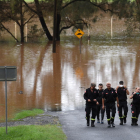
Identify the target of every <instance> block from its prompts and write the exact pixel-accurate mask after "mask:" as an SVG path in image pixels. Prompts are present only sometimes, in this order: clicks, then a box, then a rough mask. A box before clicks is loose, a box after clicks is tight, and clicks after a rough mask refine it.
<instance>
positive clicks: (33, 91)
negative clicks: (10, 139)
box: [0, 37, 140, 121]
mask: <svg viewBox="0 0 140 140" xmlns="http://www.w3.org/2000/svg"><path fill="white" fill-rule="evenodd" d="M56 51H57V53H56V54H52V44H51V43H46V44H43V43H42V44H34V43H32V44H29V43H27V44H24V45H20V44H18V45H17V44H16V45H15V44H8V43H1V44H0V56H1V61H0V66H5V65H6V66H17V81H15V82H8V118H12V117H13V115H14V114H15V113H16V112H18V111H20V110H23V109H32V108H41V109H45V110H52V111H66V110H75V109H77V108H82V107H84V104H85V101H84V99H83V93H84V91H85V89H86V88H88V87H89V86H90V83H91V82H95V83H96V84H99V83H103V84H104V87H105V84H106V82H108V81H109V82H111V83H112V87H114V88H116V86H117V85H118V83H119V81H120V80H123V81H124V83H125V85H126V86H127V87H128V89H129V90H130V92H132V91H134V88H135V87H136V86H140V42H139V41H138V40H133V39H131V40H129V39H127V40H126V39H125V40H121V39H114V40H97V41H96V40H90V41H89V42H88V41H87V40H86V39H85V40H84V39H83V40H82V51H81V54H80V49H79V40H78V39H77V38H68V37H67V38H64V39H62V41H61V42H60V43H58V44H57V50H56ZM0 87H1V88H0V120H1V121H3V120H4V119H5V84H4V82H0ZM22 92H23V94H21V93H22Z"/></svg>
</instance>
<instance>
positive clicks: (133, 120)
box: [131, 118, 135, 126]
mask: <svg viewBox="0 0 140 140" xmlns="http://www.w3.org/2000/svg"><path fill="white" fill-rule="evenodd" d="M131 125H132V126H134V125H135V119H133V118H132V123H131Z"/></svg>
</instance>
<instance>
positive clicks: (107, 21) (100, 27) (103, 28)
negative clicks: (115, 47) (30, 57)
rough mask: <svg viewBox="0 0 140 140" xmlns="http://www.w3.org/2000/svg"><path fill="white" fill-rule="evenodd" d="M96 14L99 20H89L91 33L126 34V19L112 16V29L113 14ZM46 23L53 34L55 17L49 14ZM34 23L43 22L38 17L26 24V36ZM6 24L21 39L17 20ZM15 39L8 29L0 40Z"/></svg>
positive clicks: (70, 32)
mask: <svg viewBox="0 0 140 140" xmlns="http://www.w3.org/2000/svg"><path fill="white" fill-rule="evenodd" d="M95 16H98V20H97V22H95V23H93V22H92V21H88V23H90V25H91V26H90V29H89V30H90V31H89V32H90V35H92V36H95V37H110V36H111V30H112V34H113V36H124V35H125V34H124V31H125V30H126V27H125V24H124V19H121V20H120V19H119V18H118V17H117V16H115V15H114V16H113V17H112V29H111V15H110V13H104V12H99V13H97V14H94V15H93V18H94V17H95ZM93 18H91V19H93ZM45 20H46V24H47V26H48V28H49V31H50V32H51V34H53V30H52V27H53V17H51V16H47V17H46V18H45ZM34 24H36V25H38V26H37V28H38V29H41V28H42V27H41V24H40V22H39V20H38V18H34V19H32V22H31V23H28V24H27V26H25V30H24V33H25V36H26V35H28V34H29V31H30V29H31V26H33V25H34ZM5 26H6V27H7V28H8V29H9V30H10V31H11V32H12V34H13V35H16V36H17V38H18V39H20V30H19V27H18V25H16V26H15V22H7V23H5ZM65 31H66V32H65V35H74V32H73V31H72V28H70V29H68V30H65ZM84 32H85V35H87V34H88V29H87V28H84ZM62 35H64V32H62ZM7 39H8V40H14V39H12V37H11V35H10V34H8V33H7V32H6V31H5V32H2V33H1V39H0V40H7Z"/></svg>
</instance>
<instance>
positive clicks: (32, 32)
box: [28, 24, 45, 41]
mask: <svg viewBox="0 0 140 140" xmlns="http://www.w3.org/2000/svg"><path fill="white" fill-rule="evenodd" d="M44 34H45V33H44V31H43V29H42V28H41V29H38V25H36V24H34V25H32V26H31V27H30V29H29V34H28V38H29V39H30V41H34V40H38V39H39V38H40V37H42V36H43V35H44Z"/></svg>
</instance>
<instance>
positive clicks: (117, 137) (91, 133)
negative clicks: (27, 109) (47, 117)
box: [51, 106, 140, 140]
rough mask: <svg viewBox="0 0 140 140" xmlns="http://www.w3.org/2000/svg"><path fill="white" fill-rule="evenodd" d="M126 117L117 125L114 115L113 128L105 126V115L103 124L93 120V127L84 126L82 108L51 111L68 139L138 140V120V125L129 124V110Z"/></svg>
mask: <svg viewBox="0 0 140 140" xmlns="http://www.w3.org/2000/svg"><path fill="white" fill-rule="evenodd" d="M130 110H131V109H130V106H129V112H128V117H127V123H126V124H124V125H123V126H121V125H119V122H120V120H119V116H118V113H116V116H115V125H116V127H115V128H107V119H106V115H105V119H104V124H99V123H97V120H96V122H95V127H90V126H88V127H87V126H86V120H85V112H84V109H79V110H72V111H66V112H53V113H51V115H57V116H58V117H59V120H60V123H61V124H62V128H63V131H64V133H65V134H66V136H67V139H68V140H140V121H139V122H138V123H139V126H131V111H130Z"/></svg>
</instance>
